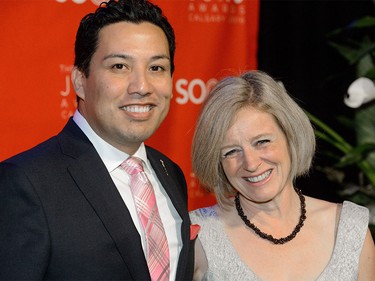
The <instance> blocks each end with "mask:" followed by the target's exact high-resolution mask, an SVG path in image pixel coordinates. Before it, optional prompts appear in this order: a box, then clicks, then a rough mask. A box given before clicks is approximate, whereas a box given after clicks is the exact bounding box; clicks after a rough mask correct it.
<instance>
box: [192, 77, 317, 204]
mask: <svg viewBox="0 0 375 281" xmlns="http://www.w3.org/2000/svg"><path fill="white" fill-rule="evenodd" d="M244 107H253V108H256V109H259V110H261V111H263V112H267V113H269V114H271V115H272V116H273V117H274V118H275V121H276V122H277V124H278V125H279V127H280V128H281V130H282V131H283V133H284V134H285V137H286V140H287V143H288V148H289V154H290V159H291V170H290V175H289V177H290V179H292V180H293V181H295V179H296V178H297V177H298V176H301V175H303V174H306V173H307V172H308V171H309V169H310V167H311V163H312V159H313V157H314V153H315V135H314V130H313V128H312V125H311V123H310V120H309V118H308V117H307V115H306V114H305V113H304V111H303V110H302V108H301V107H300V106H299V105H298V104H297V103H296V102H295V101H294V100H293V99H292V98H291V97H290V96H289V95H288V93H287V92H286V90H285V88H284V87H283V86H282V85H281V84H279V83H278V82H277V81H275V80H274V79H273V78H272V77H270V76H269V75H268V74H266V73H264V72H262V71H249V72H246V73H244V74H242V75H240V76H238V77H237V76H232V77H227V78H224V79H223V80H221V81H219V82H218V83H217V84H216V86H215V87H214V88H213V89H212V91H211V92H210V94H209V95H208V97H207V99H206V100H205V102H204V104H203V106H202V108H201V111H200V114H199V116H198V120H197V124H196V128H195V133H194V137H193V143H192V165H193V172H194V173H195V175H196V177H197V178H198V180H199V182H200V184H201V185H202V187H203V188H204V189H205V190H207V191H209V192H214V193H215V195H216V198H217V201H218V203H219V204H220V205H222V206H224V205H225V204H226V203H229V201H228V200H227V198H228V197H229V196H233V195H235V193H236V190H235V189H234V188H233V187H232V186H231V184H230V183H229V181H228V179H227V177H226V176H225V173H224V171H223V168H222V166H221V162H220V159H221V155H220V148H221V146H222V142H223V139H224V136H225V134H226V132H227V131H228V129H229V127H230V126H231V125H232V120H233V117H234V116H235V115H236V113H237V112H238V111H239V110H240V109H242V108H244Z"/></svg>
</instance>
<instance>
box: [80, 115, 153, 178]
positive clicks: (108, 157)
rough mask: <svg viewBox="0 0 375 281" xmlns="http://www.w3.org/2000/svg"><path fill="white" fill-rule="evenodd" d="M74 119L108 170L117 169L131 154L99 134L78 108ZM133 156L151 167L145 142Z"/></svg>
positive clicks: (147, 166)
mask: <svg viewBox="0 0 375 281" xmlns="http://www.w3.org/2000/svg"><path fill="white" fill-rule="evenodd" d="M73 120H74V122H75V123H76V124H77V125H78V127H79V128H80V129H81V130H82V131H83V133H84V134H85V135H86V136H87V138H88V139H89V140H90V142H91V143H92V144H93V146H94V147H95V149H96V151H97V152H98V154H99V156H100V158H101V159H102V161H103V162H104V165H105V166H106V168H107V170H108V172H112V171H113V170H115V169H116V168H117V167H118V166H119V165H120V164H121V163H122V162H123V161H124V160H126V159H127V158H128V157H129V154H127V153H125V152H123V151H121V150H119V149H117V148H116V147H114V146H112V145H111V144H109V143H108V142H106V141H105V140H103V139H102V138H101V137H100V136H98V135H97V134H96V133H95V131H94V130H93V129H92V128H91V127H90V125H89V123H88V122H87V121H86V119H85V118H84V117H83V116H82V114H81V113H80V112H79V111H78V110H76V111H75V113H74V116H73ZM133 156H136V157H138V158H140V159H142V161H143V163H144V166H146V169H148V170H150V169H151V165H150V163H149V161H148V159H147V153H146V148H145V145H144V143H143V142H142V143H141V145H140V147H139V148H138V150H137V151H136V152H135V153H134V154H133Z"/></svg>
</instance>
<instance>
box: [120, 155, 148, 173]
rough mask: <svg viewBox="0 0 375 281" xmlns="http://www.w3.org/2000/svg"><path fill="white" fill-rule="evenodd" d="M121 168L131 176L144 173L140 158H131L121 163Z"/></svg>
mask: <svg viewBox="0 0 375 281" xmlns="http://www.w3.org/2000/svg"><path fill="white" fill-rule="evenodd" d="M121 167H122V168H123V169H124V170H125V172H127V173H128V174H129V175H135V174H137V173H140V172H143V165H142V160H141V159H139V158H138V157H129V158H128V159H126V160H125V161H124V162H122V163H121Z"/></svg>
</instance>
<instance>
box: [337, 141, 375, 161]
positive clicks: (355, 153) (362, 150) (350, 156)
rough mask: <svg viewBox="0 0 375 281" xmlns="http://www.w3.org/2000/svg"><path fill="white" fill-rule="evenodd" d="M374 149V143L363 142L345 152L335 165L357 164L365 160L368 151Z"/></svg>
mask: <svg viewBox="0 0 375 281" xmlns="http://www.w3.org/2000/svg"><path fill="white" fill-rule="evenodd" d="M373 151H375V143H364V144H361V145H358V146H357V147H355V148H353V149H352V150H351V151H349V152H348V153H347V154H345V155H344V156H343V157H342V158H341V159H340V162H338V163H337V164H336V165H335V167H345V166H349V165H353V164H358V163H360V162H362V161H363V160H365V159H366V158H367V156H368V154H369V153H371V152H373Z"/></svg>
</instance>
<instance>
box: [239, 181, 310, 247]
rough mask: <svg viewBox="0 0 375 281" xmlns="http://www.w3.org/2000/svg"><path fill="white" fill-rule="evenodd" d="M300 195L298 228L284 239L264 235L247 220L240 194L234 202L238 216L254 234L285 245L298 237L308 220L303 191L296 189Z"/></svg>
mask: <svg viewBox="0 0 375 281" xmlns="http://www.w3.org/2000/svg"><path fill="white" fill-rule="evenodd" d="M294 189H295V190H296V192H297V194H298V197H299V200H300V202H301V215H300V217H299V222H298V224H297V225H296V227H295V228H294V230H293V232H292V233H291V234H289V235H288V236H286V237H282V238H274V237H273V236H272V235H270V234H267V233H264V232H262V231H261V230H260V229H259V228H257V227H256V226H255V225H254V224H253V223H252V222H250V221H249V220H248V218H247V216H246V215H245V214H244V212H243V209H242V207H241V203H240V194H239V193H237V195H236V196H235V198H234V201H235V203H236V209H237V213H238V215H239V216H240V218H241V219H242V220H243V221H244V223H245V224H246V225H247V226H248V227H249V228H251V229H252V230H254V232H255V233H256V234H257V235H258V236H260V237H261V238H263V239H266V240H268V241H271V242H272V243H273V244H284V243H286V242H289V241H290V240H292V239H293V238H294V237H296V235H297V233H298V232H299V231H300V230H301V228H302V226H303V222H304V221H305V219H306V204H305V197H304V196H303V194H302V192H301V190H299V189H297V188H294Z"/></svg>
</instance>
